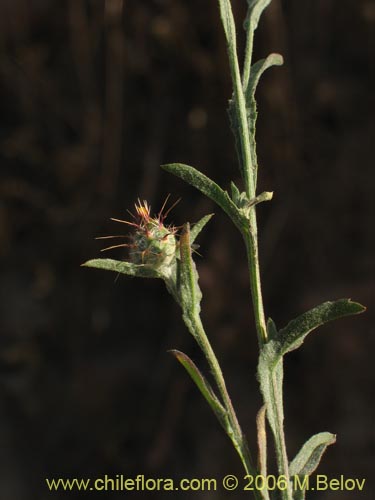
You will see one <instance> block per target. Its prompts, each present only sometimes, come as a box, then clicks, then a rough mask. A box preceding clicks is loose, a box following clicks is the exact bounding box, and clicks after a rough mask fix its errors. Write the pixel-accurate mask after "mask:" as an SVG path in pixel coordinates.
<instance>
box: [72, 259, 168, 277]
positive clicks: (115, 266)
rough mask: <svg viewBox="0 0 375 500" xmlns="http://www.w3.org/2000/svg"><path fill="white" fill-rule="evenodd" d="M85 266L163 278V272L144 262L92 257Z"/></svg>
mask: <svg viewBox="0 0 375 500" xmlns="http://www.w3.org/2000/svg"><path fill="white" fill-rule="evenodd" d="M81 265H82V266H83V267H94V268H96V269H105V270H106V271H114V272H115V273H120V274H127V275H128V276H137V277H140V278H162V279H164V276H163V275H162V273H160V272H158V271H157V270H156V269H154V268H152V267H150V266H148V265H144V264H132V263H131V262H124V261H121V260H114V259H92V260H88V261H87V262H85V263H84V264H81Z"/></svg>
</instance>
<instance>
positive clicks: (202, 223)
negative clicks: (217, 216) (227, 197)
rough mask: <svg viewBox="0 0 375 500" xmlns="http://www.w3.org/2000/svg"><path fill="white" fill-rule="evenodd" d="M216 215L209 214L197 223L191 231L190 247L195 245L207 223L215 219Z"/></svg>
mask: <svg viewBox="0 0 375 500" xmlns="http://www.w3.org/2000/svg"><path fill="white" fill-rule="evenodd" d="M213 215H214V214H208V215H205V216H204V217H202V218H201V219H200V220H199V221H198V222H196V223H195V224H194V225H193V227H192V228H191V230H190V245H192V244H193V243H194V241H195V240H196V239H197V236H198V235H199V233H200V232H201V231H202V229H203V228H204V226H205V225H206V224H207V222H208V221H209V220H210V219H211V218H212V217H213Z"/></svg>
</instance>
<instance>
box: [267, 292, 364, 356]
mask: <svg viewBox="0 0 375 500" xmlns="http://www.w3.org/2000/svg"><path fill="white" fill-rule="evenodd" d="M365 310H366V308H365V307H364V306H362V305H361V304H358V303H357V302H352V301H351V300H350V299H340V300H336V301H335V302H324V303H323V304H320V305H319V306H317V307H314V309H311V310H310V311H307V312H305V313H304V314H301V316H298V317H297V318H295V319H293V320H292V321H291V322H290V323H288V324H287V325H286V327H285V328H283V329H282V330H280V331H279V333H278V337H277V344H278V345H277V352H276V357H275V360H274V362H277V360H278V359H280V358H281V357H282V356H284V354H286V353H287V352H290V351H293V350H294V349H297V348H298V347H299V346H300V345H301V344H302V342H303V341H304V339H305V337H306V336H307V335H308V334H309V333H310V332H311V331H313V330H315V329H316V328H318V326H321V325H324V324H325V323H328V322H329V321H333V320H334V319H338V318H342V317H344V316H350V315H352V314H359V313H362V312H363V311H365Z"/></svg>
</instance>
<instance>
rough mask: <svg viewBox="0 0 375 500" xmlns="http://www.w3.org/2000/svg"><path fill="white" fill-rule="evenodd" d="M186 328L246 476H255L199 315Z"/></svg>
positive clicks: (257, 497)
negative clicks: (218, 397) (210, 377)
mask: <svg viewBox="0 0 375 500" xmlns="http://www.w3.org/2000/svg"><path fill="white" fill-rule="evenodd" d="M187 326H188V328H189V329H190V330H191V333H192V334H193V336H194V338H195V340H196V341H197V343H198V345H199V347H200V348H201V350H202V352H203V354H204V355H205V357H206V359H207V362H208V364H209V366H210V369H211V373H212V375H213V377H214V379H215V382H216V385H217V388H218V390H219V392H220V395H221V398H222V402H223V404H224V406H225V409H226V410H227V412H228V419H229V423H230V429H228V436H229V437H230V439H231V441H232V443H233V445H234V447H235V449H236V451H237V453H238V455H239V456H240V458H241V462H242V464H243V467H244V469H245V471H246V474H251V475H254V476H256V475H257V470H256V468H255V466H254V465H253V461H252V458H251V455H250V451H249V448H248V444H247V441H246V438H245V436H244V434H243V433H242V430H241V427H240V424H239V422H238V419H237V415H236V412H235V411H234V408H233V404H232V401H231V399H230V396H229V393H228V389H227V387H226V383H225V380H224V376H223V373H222V371H221V368H220V365H219V362H218V360H217V358H216V355H215V353H214V351H213V349H212V346H211V344H210V342H209V340H208V338H207V335H206V332H205V330H204V327H203V324H202V321H201V319H200V317H199V315H194V316H193V317H190V318H189V322H188V323H187ZM254 497H255V499H256V500H261V498H262V497H261V495H260V493H259V491H257V490H254Z"/></svg>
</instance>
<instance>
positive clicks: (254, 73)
mask: <svg viewBox="0 0 375 500" xmlns="http://www.w3.org/2000/svg"><path fill="white" fill-rule="evenodd" d="M283 62H284V60H283V56H282V55H281V54H270V55H269V56H268V57H266V58H265V59H261V60H260V61H257V62H256V63H255V64H253V65H252V66H251V71H250V79H249V83H248V85H247V88H246V91H245V96H246V105H247V107H250V106H251V103H252V99H253V98H254V95H255V90H256V88H257V85H258V83H259V80H260V77H261V76H262V74H263V73H264V72H265V71H266V69H268V68H270V67H271V66H282V64H283Z"/></svg>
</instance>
